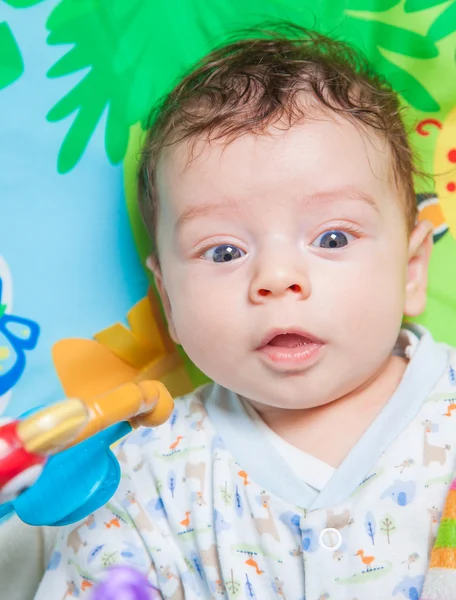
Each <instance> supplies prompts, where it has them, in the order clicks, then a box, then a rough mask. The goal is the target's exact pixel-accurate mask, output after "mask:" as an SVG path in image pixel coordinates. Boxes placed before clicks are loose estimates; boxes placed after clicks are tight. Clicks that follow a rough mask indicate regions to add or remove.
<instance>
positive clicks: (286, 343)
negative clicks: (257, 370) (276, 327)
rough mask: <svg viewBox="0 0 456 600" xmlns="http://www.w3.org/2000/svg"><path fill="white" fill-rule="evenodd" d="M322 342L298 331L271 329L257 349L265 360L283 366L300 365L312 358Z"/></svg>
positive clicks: (322, 344)
mask: <svg viewBox="0 0 456 600" xmlns="http://www.w3.org/2000/svg"><path fill="white" fill-rule="evenodd" d="M323 346H324V342H323V341H322V340H319V339H317V338H315V337H314V336H312V335H310V334H308V333H305V332H298V331H289V332H287V331H285V332H284V331H281V332H278V331H273V332H271V333H270V334H269V335H267V336H266V337H265V338H264V339H263V341H262V343H261V345H260V346H259V348H258V350H259V351H260V353H261V354H262V355H264V356H265V357H267V360H269V361H272V362H273V363H282V364H284V365H285V366H286V365H287V364H288V365H293V366H300V365H303V364H305V363H308V362H309V361H310V360H311V359H314V358H315V357H316V355H317V354H318V352H319V350H320V349H321V348H322V347H323Z"/></svg>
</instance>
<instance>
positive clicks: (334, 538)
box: [318, 527, 342, 551]
mask: <svg viewBox="0 0 456 600" xmlns="http://www.w3.org/2000/svg"><path fill="white" fill-rule="evenodd" d="M318 541H319V542H320V546H321V547H322V548H325V550H333V551H334V550H338V549H339V548H340V547H341V545H342V535H341V533H340V531H339V530H338V529H334V528H333V527H328V528H327V529H323V531H322V532H321V533H320V537H319V538H318Z"/></svg>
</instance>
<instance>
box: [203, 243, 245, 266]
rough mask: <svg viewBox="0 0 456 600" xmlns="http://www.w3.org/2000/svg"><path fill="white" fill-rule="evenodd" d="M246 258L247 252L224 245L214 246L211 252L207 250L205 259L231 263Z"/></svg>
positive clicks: (204, 255)
mask: <svg viewBox="0 0 456 600" xmlns="http://www.w3.org/2000/svg"><path fill="white" fill-rule="evenodd" d="M243 256H245V252H244V251H243V250H241V249H240V248H237V247H236V246H232V245H231V244H222V245H221V246H214V247H213V248H211V249H210V250H207V251H206V252H205V253H204V254H203V257H204V258H207V259H209V260H212V261H213V262H218V263H223V262H230V261H231V260H236V259H238V258H242V257H243Z"/></svg>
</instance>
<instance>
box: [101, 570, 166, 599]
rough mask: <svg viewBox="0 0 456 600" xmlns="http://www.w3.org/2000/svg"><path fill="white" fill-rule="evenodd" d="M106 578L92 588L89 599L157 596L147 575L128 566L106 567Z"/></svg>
mask: <svg viewBox="0 0 456 600" xmlns="http://www.w3.org/2000/svg"><path fill="white" fill-rule="evenodd" d="M107 575H108V578H107V580H106V581H104V582H103V583H100V584H99V585H98V586H97V587H96V588H95V590H94V592H93V595H92V598H91V600H154V599H157V600H158V598H159V596H158V594H157V593H156V592H155V591H154V590H155V588H153V587H152V586H151V585H150V583H149V582H148V580H147V577H146V576H145V575H143V574H142V573H140V572H139V571H137V570H136V569H133V567H128V566H116V567H111V568H110V569H107Z"/></svg>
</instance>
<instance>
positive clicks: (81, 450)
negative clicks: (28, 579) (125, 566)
mask: <svg viewBox="0 0 456 600" xmlns="http://www.w3.org/2000/svg"><path fill="white" fill-rule="evenodd" d="M172 410H173V401H172V398H171V396H170V394H169V393H168V391H167V389H166V388H165V387H164V386H163V384H162V383H160V382H158V381H142V382H140V383H137V384H136V383H128V384H125V385H123V386H120V387H119V388H117V389H115V390H113V391H111V392H109V393H107V394H104V395H103V396H101V397H98V398H95V399H94V400H92V401H91V402H83V401H81V400H78V399H69V400H64V401H63V402H60V403H57V404H54V405H52V406H48V407H46V408H43V409H40V410H36V411H34V412H33V413H32V414H28V415H27V416H25V417H24V418H22V419H19V420H17V421H10V422H8V423H5V424H4V425H3V426H0V519H2V518H5V517H6V516H8V515H11V514H12V513H14V512H15V513H16V514H17V515H18V517H19V518H20V519H21V520H22V521H24V522H25V523H28V524H29V525H56V526H60V525H67V524H69V523H74V522H76V521H79V520H81V519H83V518H84V517H86V516H87V515H89V514H91V513H92V512H94V511H95V510H97V509H98V508H99V507H100V506H102V505H103V504H105V503H106V502H107V501H108V500H109V499H110V498H111V497H112V495H113V494H114V492H115V491H116V489H117V486H118V484H119V481H120V467H119V464H118V462H117V459H116V458H115V456H114V454H113V453H112V451H111V450H110V446H111V445H112V444H114V443H115V442H116V441H117V440H119V439H120V438H122V437H123V436H125V435H126V434H127V433H128V432H129V431H131V429H132V427H137V426H140V425H145V426H156V425H160V424H161V423H163V422H164V421H166V420H167V418H168V417H169V415H170V414H171V412H172ZM70 446H71V447H70ZM50 499H52V501H50Z"/></svg>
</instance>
